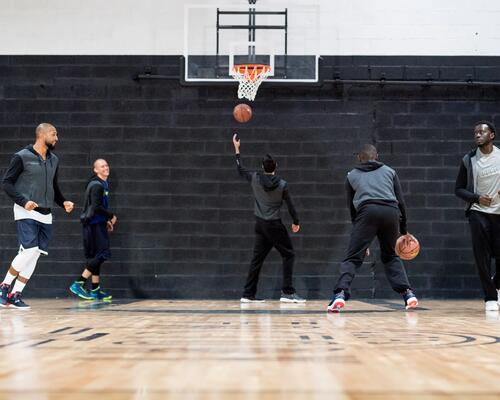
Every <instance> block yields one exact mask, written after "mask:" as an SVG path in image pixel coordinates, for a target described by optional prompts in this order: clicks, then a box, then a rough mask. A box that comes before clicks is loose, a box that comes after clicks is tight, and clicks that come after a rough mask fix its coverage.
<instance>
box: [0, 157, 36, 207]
mask: <svg viewBox="0 0 500 400" xmlns="http://www.w3.org/2000/svg"><path fill="white" fill-rule="evenodd" d="M23 171H24V165H23V160H22V159H21V157H20V156H19V155H17V154H15V155H14V157H12V159H11V161H10V164H9V168H8V169H7V171H6V172H5V174H4V176H3V179H2V187H3V190H5V193H7V195H8V196H9V197H10V198H11V199H12V200H13V201H14V203H16V204H18V205H20V206H21V207H24V206H25V205H26V203H27V202H28V201H29V200H30V199H27V198H26V197H24V196H23V195H22V194H21V193H19V192H18V191H17V190H16V187H15V186H14V185H15V183H16V182H17V179H18V178H19V175H21V173H22V172H23Z"/></svg>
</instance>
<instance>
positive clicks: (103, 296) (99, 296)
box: [88, 286, 113, 301]
mask: <svg viewBox="0 0 500 400" xmlns="http://www.w3.org/2000/svg"><path fill="white" fill-rule="evenodd" d="M88 294H89V295H90V297H91V298H92V300H104V301H108V300H111V299H112V298H113V296H111V295H109V294H107V293H105V292H103V291H102V290H101V287H100V286H99V287H97V289H93V290H90V291H89V292H88Z"/></svg>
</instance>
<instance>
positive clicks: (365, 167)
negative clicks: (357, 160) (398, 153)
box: [354, 160, 384, 172]
mask: <svg viewBox="0 0 500 400" xmlns="http://www.w3.org/2000/svg"><path fill="white" fill-rule="evenodd" d="M383 166H384V164H383V163H381V162H379V161H375V160H373V161H366V162H362V163H361V164H359V165H356V166H355V167H354V168H355V169H359V170H360V171H363V172H370V171H375V170H376V169H379V168H380V167H383Z"/></svg>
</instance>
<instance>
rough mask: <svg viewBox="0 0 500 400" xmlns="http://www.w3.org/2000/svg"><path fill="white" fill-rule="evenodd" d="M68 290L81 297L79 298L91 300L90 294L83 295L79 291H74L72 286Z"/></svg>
mask: <svg viewBox="0 0 500 400" xmlns="http://www.w3.org/2000/svg"><path fill="white" fill-rule="evenodd" d="M69 291H70V292H71V293H73V294H74V295H75V296H78V297H79V298H81V299H84V300H92V297H90V296H88V297H85V296H83V295H81V294H80V293H77V292H75V291H74V290H73V288H71V287H70V288H69Z"/></svg>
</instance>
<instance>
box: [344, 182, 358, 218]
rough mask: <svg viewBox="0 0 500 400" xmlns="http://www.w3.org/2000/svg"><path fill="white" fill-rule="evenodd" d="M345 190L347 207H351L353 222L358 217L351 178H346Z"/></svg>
mask: <svg viewBox="0 0 500 400" xmlns="http://www.w3.org/2000/svg"><path fill="white" fill-rule="evenodd" d="M345 191H346V195H347V208H349V212H350V213H351V222H352V223H354V220H355V219H356V214H357V213H356V208H355V207H354V204H353V202H352V201H353V200H354V193H355V192H354V189H353V188H352V186H351V183H350V182H349V179H347V178H346V179H345Z"/></svg>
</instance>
